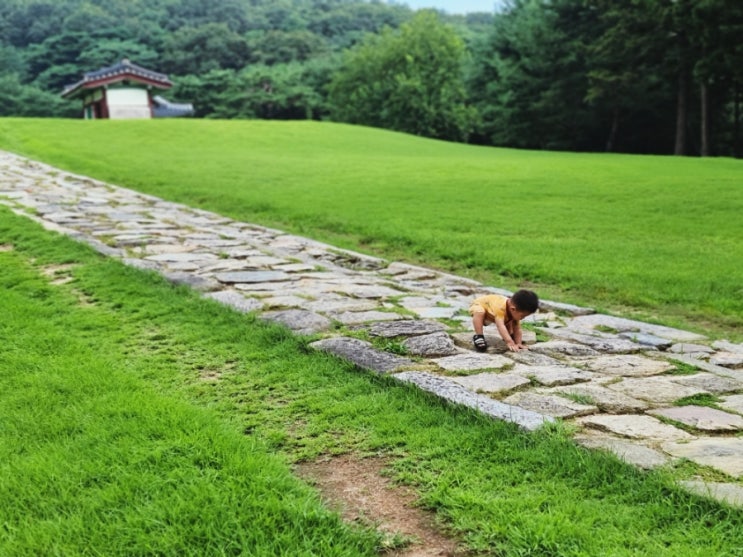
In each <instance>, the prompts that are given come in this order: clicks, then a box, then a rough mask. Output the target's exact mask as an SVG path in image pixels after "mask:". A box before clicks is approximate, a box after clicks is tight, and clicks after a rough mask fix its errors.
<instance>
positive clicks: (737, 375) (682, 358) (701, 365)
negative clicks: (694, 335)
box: [670, 354, 743, 381]
mask: <svg viewBox="0 0 743 557" xmlns="http://www.w3.org/2000/svg"><path fill="white" fill-rule="evenodd" d="M670 359H671V360H675V361H677V362H683V363H685V364H688V365H690V366H694V367H696V368H698V369H701V370H704V371H708V372H710V373H714V374H715V375H719V376H721V377H729V378H731V379H735V380H737V381H743V370H735V369H729V368H726V367H723V366H716V365H715V364H712V363H709V362H704V361H702V360H698V359H697V358H692V357H691V356H688V355H686V354H674V355H673V356H670Z"/></svg>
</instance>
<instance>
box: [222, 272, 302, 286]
mask: <svg viewBox="0 0 743 557" xmlns="http://www.w3.org/2000/svg"><path fill="white" fill-rule="evenodd" d="M215 278H216V279H217V280H218V281H219V282H221V283H224V284H236V283H243V284H252V283H256V282H278V281H286V280H291V276H290V275H289V274H287V273H284V272H282V271H236V272H233V273H217V274H216V275H215Z"/></svg>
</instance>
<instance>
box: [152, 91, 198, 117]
mask: <svg viewBox="0 0 743 557" xmlns="http://www.w3.org/2000/svg"><path fill="white" fill-rule="evenodd" d="M152 102H153V104H154V106H153V107H152V116H154V117H155V118H174V117H178V116H193V113H194V109H193V105H192V104H191V103H188V104H185V103H173V102H170V101H169V100H168V99H165V98H163V97H161V96H159V95H156V96H154V97H152Z"/></svg>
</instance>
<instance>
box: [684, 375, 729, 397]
mask: <svg viewBox="0 0 743 557" xmlns="http://www.w3.org/2000/svg"><path fill="white" fill-rule="evenodd" d="M674 382H676V383H679V384H681V385H686V386H688V387H697V388H699V389H704V390H705V391H707V392H708V393H712V394H724V393H734V392H735V391H740V390H743V381H736V380H735V379H730V378H729V377H720V376H719V375H715V374H714V373H704V372H702V373H697V374H695V375H679V376H678V377H675V378H674Z"/></svg>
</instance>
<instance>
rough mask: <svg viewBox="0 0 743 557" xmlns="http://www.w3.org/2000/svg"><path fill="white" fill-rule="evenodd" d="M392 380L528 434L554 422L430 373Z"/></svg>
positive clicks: (401, 375)
mask: <svg viewBox="0 0 743 557" xmlns="http://www.w3.org/2000/svg"><path fill="white" fill-rule="evenodd" d="M393 377H394V378H395V379H398V380H400V381H403V382H405V383H411V384H413V385H416V386H417V387H418V388H420V389H422V390H424V391H427V392H430V393H433V394H435V395H437V396H438V397H440V398H443V399H444V400H447V401H449V402H452V403H454V404H460V405H462V406H466V407H467V408H472V409H475V410H478V411H479V412H481V413H483V414H485V415H486V416H490V417H491V418H495V419H498V420H505V421H507V422H512V423H515V424H517V425H518V426H520V427H522V428H523V429H526V430H528V431H533V430H535V429H538V428H539V427H541V426H542V425H544V424H545V423H550V422H554V418H552V417H551V416H544V415H542V414H539V413H538V412H532V411H531V410H525V409H523V408H519V407H518V406H512V405H510V404H505V403H503V402H498V401H497V400H493V399H491V398H489V397H487V396H483V395H478V394H476V393H473V392H472V391H469V390H468V389H466V388H464V387H463V386H462V385H458V384H457V383H455V382H453V381H451V380H448V379H447V378H444V377H441V376H438V375H433V374H431V373H425V372H419V371H404V372H402V373H398V374H396V375H394V376H393Z"/></svg>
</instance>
